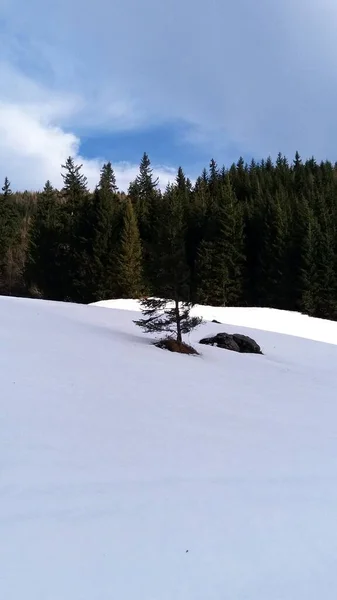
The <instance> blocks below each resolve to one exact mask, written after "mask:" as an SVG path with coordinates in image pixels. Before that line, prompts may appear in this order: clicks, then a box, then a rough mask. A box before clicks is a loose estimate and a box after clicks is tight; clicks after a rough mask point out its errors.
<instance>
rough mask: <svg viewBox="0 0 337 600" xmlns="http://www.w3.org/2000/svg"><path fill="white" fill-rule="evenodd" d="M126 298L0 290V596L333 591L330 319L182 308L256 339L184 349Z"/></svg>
mask: <svg viewBox="0 0 337 600" xmlns="http://www.w3.org/2000/svg"><path fill="white" fill-rule="evenodd" d="M107 306H108V307H112V309H111V310H107V308H106V307H107ZM138 309H139V306H138V305H137V303H135V302H134V301H112V302H109V303H104V305H103V306H80V305H73V304H61V303H54V302H43V301H36V300H24V299H14V298H11V299H9V298H3V297H2V298H0V373H1V397H0V444H1V447H0V509H1V510H0V528H1V535H0V590H1V592H0V596H1V598H3V599H4V600H293V599H294V600H317V599H318V598H324V600H330V599H331V600H335V597H336V586H337V571H336V567H335V565H336V560H337V522H336V506H337V460H336V456H337V425H336V423H337V402H336V397H337V396H336V389H337V369H336V364H337V324H336V323H332V322H324V321H320V320H318V319H311V318H309V317H304V316H302V315H299V314H296V313H293V314H292V313H287V312H281V311H274V310H268V309H249V308H247V309H230V308H221V309H215V308H211V307H196V308H195V311H197V312H199V313H202V315H203V316H204V317H205V318H206V319H213V318H216V319H218V320H219V321H222V323H225V325H217V324H214V323H209V322H208V323H205V324H204V325H203V326H202V327H200V328H199V329H198V330H196V331H195V332H193V333H192V334H191V336H190V342H191V343H193V344H195V345H197V341H198V340H199V339H200V338H201V337H203V336H205V335H208V334H212V333H217V332H219V331H228V332H229V333H234V332H240V333H245V334H248V335H251V336H252V337H253V338H254V339H256V341H257V342H258V343H259V344H260V345H261V347H262V349H263V351H264V355H263V356H255V355H241V354H236V353H233V352H227V351H225V350H220V349H218V348H212V347H206V346H198V349H199V350H200V351H201V352H202V354H201V356H199V357H191V356H181V355H176V354H171V353H169V352H166V351H163V350H160V349H158V348H156V347H154V346H153V345H152V344H151V343H150V342H151V340H150V339H149V337H148V336H146V335H144V334H143V333H142V332H141V331H140V330H139V329H138V328H137V327H136V326H135V325H134V324H133V319H135V318H137V317H138V316H139V313H137V312H136V311H137V310H138ZM310 338H311V339H310ZM317 340H319V341H317ZM187 551H188V552H187Z"/></svg>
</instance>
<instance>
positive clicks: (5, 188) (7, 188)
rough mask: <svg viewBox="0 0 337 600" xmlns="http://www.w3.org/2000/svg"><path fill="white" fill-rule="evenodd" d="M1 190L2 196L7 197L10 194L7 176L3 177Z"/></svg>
mask: <svg viewBox="0 0 337 600" xmlns="http://www.w3.org/2000/svg"><path fill="white" fill-rule="evenodd" d="M2 191H3V196H4V198H8V197H9V196H11V195H12V190H11V184H10V181H9V180H8V177H5V182H4V185H3V187H2Z"/></svg>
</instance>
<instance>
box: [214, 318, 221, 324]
mask: <svg viewBox="0 0 337 600" xmlns="http://www.w3.org/2000/svg"><path fill="white" fill-rule="evenodd" d="M212 323H217V324H218V325H221V323H220V321H217V320H216V319H213V321H212Z"/></svg>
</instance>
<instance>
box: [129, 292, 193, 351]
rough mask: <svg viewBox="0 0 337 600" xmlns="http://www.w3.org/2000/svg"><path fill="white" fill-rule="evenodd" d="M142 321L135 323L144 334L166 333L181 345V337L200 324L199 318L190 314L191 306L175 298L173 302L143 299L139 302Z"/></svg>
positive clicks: (159, 299)
mask: <svg viewBox="0 0 337 600" xmlns="http://www.w3.org/2000/svg"><path fill="white" fill-rule="evenodd" d="M141 306H142V313H143V317H144V318H143V319H139V320H138V321H135V323H136V325H139V327H141V328H142V329H143V330H144V331H146V333H159V332H167V333H168V334H171V335H173V336H174V338H175V339H176V341H177V342H178V343H179V344H182V341H183V338H182V336H183V335H184V334H186V333H189V332H190V331H192V329H194V328H195V327H198V325H200V324H201V322H202V319H201V318H200V317H192V316H191V314H190V311H191V308H192V304H191V303H190V302H183V301H180V300H179V299H178V298H177V297H176V298H175V299H174V300H173V302H172V301H171V300H164V299H161V298H145V299H144V300H142V301H141Z"/></svg>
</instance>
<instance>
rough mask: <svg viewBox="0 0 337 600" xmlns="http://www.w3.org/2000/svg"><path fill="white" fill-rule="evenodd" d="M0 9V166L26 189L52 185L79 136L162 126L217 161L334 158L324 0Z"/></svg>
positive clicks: (331, 23) (329, 19)
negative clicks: (0, 66) (180, 129)
mask: <svg viewBox="0 0 337 600" xmlns="http://www.w3.org/2000/svg"><path fill="white" fill-rule="evenodd" d="M0 1H1V2H2V13H3V22H2V25H1V24H0V38H1V39H0V42H1V44H2V55H3V60H4V61H5V64H6V65H7V80H6V81H7V84H6V85H5V86H4V85H2V86H1V91H0V101H1V103H2V104H1V106H2V109H1V113H2V114H1V115H0V123H1V125H0V128H1V132H2V133H1V137H2V138H4V139H5V140H6V146H5V145H4V144H5V142H4V141H0V153H1V154H0V156H1V160H2V164H9V165H11V166H13V165H14V164H16V165H17V166H20V165H21V168H22V173H23V172H24V170H25V175H24V176H23V175H22V178H21V181H23V180H27V181H29V182H30V183H29V185H36V184H37V181H38V182H39V184H40V182H41V178H42V176H43V177H45V176H46V175H47V173H48V174H49V173H51V176H52V175H54V177H55V178H56V177H57V173H58V170H59V163H60V162H61V161H62V160H64V158H65V157H66V155H67V154H68V153H74V152H75V153H78V151H79V140H80V137H81V136H82V135H84V134H85V135H86V136H90V135H91V133H92V132H96V133H97V132H98V131H103V132H104V133H106V132H109V131H111V132H115V131H119V132H122V131H130V130H134V129H142V130H144V131H146V128H147V127H149V126H152V127H153V126H155V125H162V124H170V123H171V124H172V126H174V123H176V122H179V123H183V124H184V131H185V132H186V133H185V135H184V138H181V143H182V144H192V145H193V146H195V147H200V148H201V147H202V148H206V149H207V152H208V153H209V155H210V156H211V155H214V156H215V157H216V158H217V159H218V161H219V162H222V161H228V160H233V159H235V158H237V156H232V152H233V150H232V149H233V148H239V149H240V153H241V154H251V155H254V156H255V157H256V158H259V157H262V156H266V155H268V154H271V155H273V156H275V154H276V153H277V152H278V151H282V152H284V153H286V154H288V155H293V154H294V152H295V150H296V149H298V150H299V151H300V153H301V154H302V155H303V156H310V155H312V154H315V155H316V156H317V157H318V158H325V157H330V158H335V152H336V151H335V138H336V135H337V117H336V110H335V106H336V103H337V69H336V67H337V64H336V63H337V58H336V52H335V47H336V42H335V27H336V23H337V9H336V5H335V3H334V2H333V0H305V1H304V0H297V1H296V2H294V0H283V1H282V2H281V3H275V2H270V0H260V1H259V2H258V3H252V2H251V0H212V1H211V2H207V3H206V2H205V0H170V2H168V3H166V5H165V11H164V10H163V6H162V4H161V3H160V2H158V1H157V0H143V2H141V3H140V2H138V0H123V2H121V1H118V2H114V3H111V2H109V0H96V1H95V2H94V3H93V2H89V3H85V5H84V4H83V2H82V1H80V0H72V2H71V3H69V2H67V1H66V0H58V1H57V2H49V3H46V2H43V1H42V0H31V1H30V2H29V3H27V2H25V0H11V1H10V2H9V0H7V1H5V0H0ZM32 15H34V18H32ZM8 65H11V69H9V67H8ZM22 73H27V74H28V75H27V77H26V78H25V77H24V76H23V75H22ZM18 74H20V76H19V75H18ZM4 131H5V134H4V133H3V132H4ZM23 131H25V132H26V134H27V136H26V137H27V139H26V140H25V139H24V136H23V135H21V132H23ZM145 135H146V134H145V133H144V136H145ZM144 146H146V138H145V137H144ZM18 148H19V149H20V150H18ZM47 151H48V152H49V155H48V156H47ZM6 153H7V154H6ZM9 155H10V156H11V159H10V160H9V159H8V156H9ZM61 155H62V158H61ZM6 156H7V159H6ZM60 159H61V160H60ZM8 161H9V162H8ZM99 163H100V161H99V160H97V161H86V163H85V165H86V168H87V169H88V172H89V170H90V169H92V171H91V173H92V174H91V177H92V178H93V179H95V177H97V170H98V169H99ZM25 164H26V165H29V166H28V167H24V165H25ZM128 169H129V171H130V173H131V172H133V169H134V167H132V166H131V167H130V166H129V167H126V166H121V167H120V176H121V177H124V176H126V175H125V174H126V173H127V172H128ZM163 172H164V174H163V176H164V177H167V170H166V169H163ZM13 174H14V175H15V173H14V172H13ZM48 176H49V175H48ZM26 178H28V179H26ZM13 179H14V177H13Z"/></svg>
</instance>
